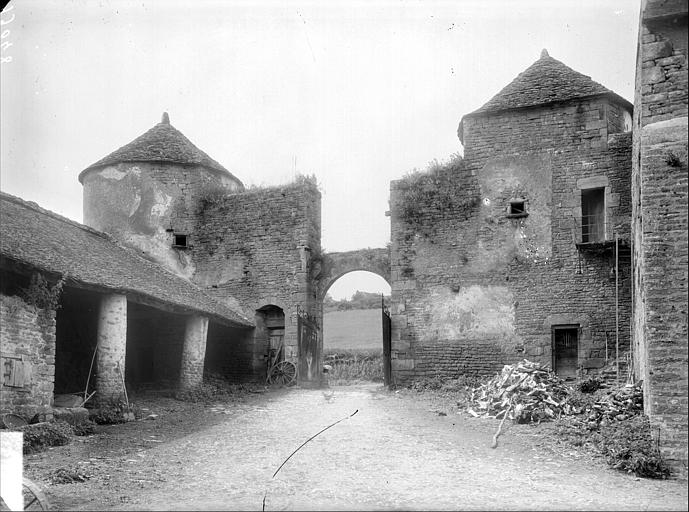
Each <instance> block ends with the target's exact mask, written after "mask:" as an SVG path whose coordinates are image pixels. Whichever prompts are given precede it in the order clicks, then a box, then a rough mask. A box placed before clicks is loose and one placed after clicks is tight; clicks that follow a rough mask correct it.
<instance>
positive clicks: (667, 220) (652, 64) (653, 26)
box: [632, 0, 689, 467]
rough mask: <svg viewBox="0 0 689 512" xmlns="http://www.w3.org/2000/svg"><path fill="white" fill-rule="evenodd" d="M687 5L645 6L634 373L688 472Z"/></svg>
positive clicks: (638, 115) (658, 1)
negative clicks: (641, 381) (640, 381)
mask: <svg viewBox="0 0 689 512" xmlns="http://www.w3.org/2000/svg"><path fill="white" fill-rule="evenodd" d="M687 70H688V68H687V2H686V0H645V1H644V2H643V3H642V9H641V20H640V24H639V45H638V51H637V68H636V92H635V99H634V103H635V109H634V150H633V157H632V235H633V247H634V258H633V261H634V263H633V275H634V277H633V280H634V283H633V284H634V286H633V289H634V294H633V318H634V321H633V327H632V337H633V346H634V355H635V357H634V361H635V363H636V366H635V373H636V376H637V378H639V379H642V380H643V382H644V407H645V411H646V414H648V416H649V418H650V420H651V425H652V426H653V427H654V429H653V431H654V433H655V434H657V435H658V436H659V437H660V446H661V448H662V449H663V451H664V452H665V453H666V455H667V456H668V457H669V458H670V459H673V460H677V461H681V462H683V463H684V465H685V467H686V463H687V392H688V389H687V293H688V288H687V265H688V264H689V261H688V258H687V244H688V240H687V229H688V226H687V103H688V101H687V97H688V94H687Z"/></svg>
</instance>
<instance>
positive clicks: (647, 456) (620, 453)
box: [596, 415, 671, 478]
mask: <svg viewBox="0 0 689 512" xmlns="http://www.w3.org/2000/svg"><path fill="white" fill-rule="evenodd" d="M596 441H597V444H598V448H599V450H600V452H601V453H602V454H603V456H605V459H606V461H607V462H608V465H609V466H611V467H613V468H615V469H619V470H621V471H626V472H627V473H634V474H635V475H636V476H640V477H645V478H668V477H669V476H670V474H671V469H670V467H669V466H668V464H667V462H666V461H665V459H663V457H662V456H661V454H660V449H659V448H658V442H657V441H655V442H654V441H653V439H652V436H651V427H650V424H649V421H648V417H647V416H644V415H638V416H633V417H631V418H628V419H626V420H624V421H620V422H612V423H610V424H608V425H601V427H600V432H599V433H598V435H597V436H596Z"/></svg>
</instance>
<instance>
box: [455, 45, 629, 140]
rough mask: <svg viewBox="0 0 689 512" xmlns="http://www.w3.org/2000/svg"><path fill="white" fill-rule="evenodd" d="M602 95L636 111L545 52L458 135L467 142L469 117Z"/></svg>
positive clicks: (460, 127)
mask: <svg viewBox="0 0 689 512" xmlns="http://www.w3.org/2000/svg"><path fill="white" fill-rule="evenodd" d="M600 95H606V96H609V97H610V98H612V99H613V101H615V102H616V103H619V104H621V105H623V106H624V107H625V108H627V109H628V110H629V111H630V112H631V111H632V110H633V109H634V106H633V105H632V104H631V103H630V102H629V101H627V100H626V99H624V98H623V97H622V96H619V95H617V94H615V93H614V92H612V91H611V90H610V89H607V88H606V87H604V86H602V85H601V84H599V83H598V82H594V81H593V80H591V77H589V76H586V75H584V74H581V73H579V72H578V71H574V70H573V69H572V68H570V67H569V66H566V65H565V64H563V63H562V62H560V61H559V60H557V59H554V58H552V57H551V56H550V55H548V52H547V51H546V50H545V49H544V50H543V51H542V52H541V58H540V59H538V60H537V61H536V62H534V63H533V64H532V65H531V66H529V67H528V68H526V69H525V70H524V71H523V72H521V73H520V74H519V75H517V78H515V79H514V80H512V82H510V83H509V84H508V85H507V86H506V87H504V88H503V89H502V90H501V91H500V92H499V93H497V94H496V95H495V96H493V97H492V98H491V99H490V100H489V101H488V102H487V103H486V104H485V105H483V106H482V107H481V108H479V109H477V110H474V111H473V112H471V113H469V114H466V115H465V116H463V117H462V120H461V121H460V122H459V129H458V130H457V135H459V140H460V141H462V142H464V119H465V118H467V117H478V116H482V115H488V114H491V113H494V112H500V111H503V110H513V109H518V108H525V107H533V106H536V105H544V104H548V103H554V102H559V101H568V100H573V99H577V98H586V97H590V96H600Z"/></svg>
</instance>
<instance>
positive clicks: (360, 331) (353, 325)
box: [323, 270, 390, 384]
mask: <svg viewBox="0 0 689 512" xmlns="http://www.w3.org/2000/svg"><path fill="white" fill-rule="evenodd" d="M389 299H390V284H389V283H388V281H387V280H386V279H385V278H383V277H382V276H381V275H379V274H376V273H373V272H370V271H357V270H354V271H350V272H346V273H345V274H343V275H340V276H339V277H337V278H336V279H335V280H333V281H331V285H330V286H329V287H328V289H326V290H325V293H324V297H323V362H324V364H325V365H327V368H328V371H329V379H328V380H329V381H330V383H335V384H338V383H339V384H344V383H346V382H348V381H373V382H385V384H389V383H390V382H389V381H390V378H389V377H390V376H389V365H390V363H389V361H390V350H389V341H388V344H387V350H386V344H385V336H384V335H385V334H386V333H385V328H384V318H385V316H384V307H385V306H387V304H388V302H389ZM387 334H388V339H389V329H388V332H387ZM386 375H387V378H386Z"/></svg>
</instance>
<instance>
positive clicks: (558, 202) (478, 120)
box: [391, 96, 631, 382]
mask: <svg viewBox="0 0 689 512" xmlns="http://www.w3.org/2000/svg"><path fill="white" fill-rule="evenodd" d="M624 108H625V107H624V106H623V105H618V104H617V103H613V101H612V100H611V99H610V98H609V97H607V96H598V97H593V98H585V99H582V100H572V101H569V102H565V103H559V104H548V105H541V106H537V107H531V108H523V109H518V110H510V111H503V112H498V113H492V114H489V115H486V114H483V115H481V116H476V117H471V116H467V117H465V118H464V120H463V124H464V126H463V134H464V144H465V156H464V159H463V161H461V162H456V161H455V162H454V163H453V164H451V165H448V166H445V168H443V169H441V170H436V171H431V172H429V173H427V174H425V175H418V176H411V177H409V178H406V179H403V180H399V181H395V182H393V183H392V184H391V230H392V235H391V241H392V246H391V278H392V298H391V313H392V322H393V329H392V330H393V345H392V367H393V376H394V379H395V380H396V381H397V382H404V381H406V380H409V379H413V378H418V377H422V376H436V375H443V376H457V375H486V374H491V373H493V372H495V371H497V370H499V369H500V368H501V367H502V365H503V364H507V363H510V362H514V361H516V360H518V359H522V358H524V357H526V358H528V359H531V360H534V361H539V362H543V363H547V364H551V362H552V355H553V354H552V331H551V329H552V327H553V326H557V325H576V326H578V327H579V329H580V331H579V356H578V366H579V369H580V371H581V372H583V373H584V374H585V373H588V372H590V371H596V370H597V369H599V368H600V367H602V366H603V365H604V364H605V361H606V345H607V356H608V357H614V356H615V340H616V336H618V335H619V340H620V345H621V351H624V350H625V349H628V347H629V324H630V314H631V305H630V300H631V291H630V282H631V281H630V256H629V251H628V249H625V247H628V242H629V232H630V228H629V218H630V208H631V206H630V203H629V199H628V197H629V194H630V158H631V134H630V133H628V132H626V133H622V132H621V130H622V128H623V122H622V119H623V117H624V115H623V113H622V111H623V110H624ZM611 113H613V114H611ZM611 116H612V118H611ZM586 188H604V189H605V205H606V206H605V210H606V236H605V238H606V239H607V240H608V242H609V243H608V244H607V247H601V248H599V251H597V252H590V251H580V250H578V249H577V246H576V243H578V242H581V229H582V228H581V190H583V189H586ZM511 200H521V201H523V202H524V204H525V207H526V213H527V214H528V215H526V216H519V215H509V213H510V201H511ZM615 237H617V238H618V239H619V240H620V247H622V249H621V250H620V261H619V264H620V272H619V277H620V279H619V290H618V308H617V311H618V314H619V326H620V327H619V331H616V322H615V320H616V317H615V315H616V306H615V302H616V301H615V298H616V290H615V279H614V274H612V277H613V279H611V269H612V268H614V266H615V253H614V240H615Z"/></svg>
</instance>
